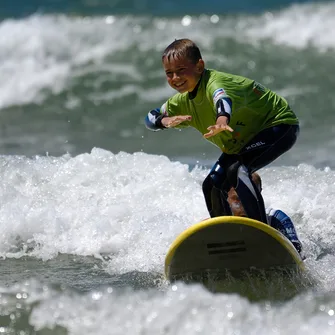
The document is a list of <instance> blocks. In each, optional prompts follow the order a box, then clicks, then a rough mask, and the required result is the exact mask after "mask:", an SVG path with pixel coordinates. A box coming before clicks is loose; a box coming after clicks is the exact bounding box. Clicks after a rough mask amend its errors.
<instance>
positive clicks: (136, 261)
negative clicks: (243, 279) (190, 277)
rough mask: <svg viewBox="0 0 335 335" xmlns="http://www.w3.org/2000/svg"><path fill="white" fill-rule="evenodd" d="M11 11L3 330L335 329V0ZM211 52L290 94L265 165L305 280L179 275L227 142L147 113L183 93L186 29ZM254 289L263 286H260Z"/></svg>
mask: <svg viewBox="0 0 335 335" xmlns="http://www.w3.org/2000/svg"><path fill="white" fill-rule="evenodd" d="M0 12H1V14H0V17H1V21H0V75H1V81H0V127H1V131H0V155H1V156H0V178H1V181H2V182H1V184H0V226H1V232H0V256H1V259H0V333H4V334H83V333H85V334H155V335H156V334H195V333H199V334H204V333H206V334H235V335H236V334H256V333H257V334H296V333H302V332H303V333H304V334H313V335H314V334H315V333H316V332H319V333H320V334H333V333H334V322H335V319H334V318H335V316H334V313H335V312H334V311H335V295H334V292H335V287H334V282H335V281H334V278H335V272H334V270H333V264H334V255H335V249H334V248H335V247H334V241H333V240H334V239H333V235H334V234H333V227H334V219H333V217H334V215H333V205H332V204H333V203H334V201H335V187H334V185H335V173H334V168H335V159H334V155H333V152H334V146H335V142H334V140H333V136H334V132H335V127H334V126H333V124H334V121H335V117H334V113H333V110H334V107H335V99H334V94H333V91H334V87H335V79H334V76H333V75H332V74H333V68H334V66H335V61H334V59H335V58H334V47H335V40H334V37H333V36H334V29H335V28H334V24H333V21H334V20H333V18H334V14H335V3H334V2H332V1H329V2H321V1H320V2H311V1H309V2H306V1H299V2H295V4H293V3H290V2H289V1H280V2H278V1H277V2H271V6H270V5H269V4H268V2H266V1H258V2H251V1H250V2H249V1H235V2H233V3H229V4H227V3H224V2H222V1H214V0H212V1H209V2H208V1H207V2H199V4H197V6H195V4H194V1H193V2H190V1H183V2H176V1H155V2H154V1H128V2H124V1H122V2H121V1H114V2H111V1H108V2H107V1H94V2H87V1H86V2H83V1H71V2H65V1H57V2H56V1H49V2H48V1H43V2H38V1H29V2H28V1H25V2H24V1H21V2H20V1H16V2H15V5H14V4H13V3H7V4H1V11H0ZM181 37H189V38H191V39H194V40H195V41H196V42H197V44H198V45H199V46H200V48H201V50H202V53H203V57H204V60H205V62H206V66H207V67H208V68H216V69H222V70H224V71H227V72H232V73H237V74H241V75H245V76H248V77H252V78H255V79H257V80H258V81H260V82H262V83H263V84H264V85H266V86H268V87H270V88H272V89H273V90H275V91H277V92H278V93H280V94H282V95H283V96H285V97H286V98H287V99H288V100H289V102H290V104H291V105H292V107H293V108H294V110H295V111H296V113H297V115H298V116H299V118H300V122H301V135H300V138H299V140H298V142H297V144H296V145H295V146H294V148H293V149H292V150H290V152H288V153H287V154H285V155H284V156H283V157H281V158H280V159H278V160H277V161H276V162H275V163H274V164H273V165H271V166H269V167H267V168H265V169H262V170H261V171H260V174H261V176H262V178H263V186H264V199H265V202H266V205H267V206H270V207H276V208H280V209H283V210H284V211H285V212H287V213H288V214H289V215H290V216H291V217H292V218H293V220H294V222H295V225H296V228H297V231H298V234H299V237H300V239H301V241H302V243H303V245H304V251H305V254H306V261H305V262H306V267H307V271H308V279H309V280H310V281H308V283H309V284H308V285H305V284H301V287H300V286H299V285H297V286H295V287H294V288H293V289H292V287H290V286H286V284H285V285H284V287H278V283H274V282H273V281H270V282H269V283H267V284H265V286H264V287H263V290H261V291H259V292H258V293H259V294H260V296H262V298H260V297H259V298H258V299H257V297H256V298H255V291H256V292H257V288H255V287H253V286H252V284H250V285H249V284H248V283H240V284H238V285H236V287H235V288H236V294H231V293H229V294H227V293H226V294H213V293H211V292H209V291H208V290H206V289H205V288H204V287H202V286H200V285H184V284H182V283H177V284H176V285H169V283H166V282H165V281H164V279H163V271H164V257H165V254H166V251H167V249H168V247H169V245H170V244H171V243H172V241H173V240H174V238H175V237H176V236H177V235H178V234H179V233H181V232H182V231H183V230H184V229H185V228H187V227H189V226H190V225H191V224H193V223H195V222H198V221H200V220H202V219H203V218H205V217H207V216H208V213H207V211H206V207H205V203H204V200H203V197H202V193H201V183H202V180H203V178H204V177H205V176H206V174H207V173H208V169H209V168H210V166H211V165H212V164H213V162H214V161H215V160H216V158H217V157H218V155H219V153H218V150H217V149H216V148H215V147H214V146H212V145H210V144H208V143H207V142H206V141H204V140H203V139H202V138H201V136H199V135H198V134H197V133H196V132H195V131H193V130H191V129H185V130H183V131H175V130H169V131H164V132H158V133H152V132H149V131H148V130H146V129H145V127H144V124H143V118H144V116H145V115H146V113H147V111H148V110H150V109H151V108H153V107H157V106H160V105H161V104H162V103H163V102H164V101H165V100H166V99H167V98H168V97H169V96H170V95H171V94H173V93H174V92H172V90H171V89H170V88H169V87H168V85H167V84H166V82H165V79H164V73H163V71H162V68H161V64H160V55H161V52H162V50H163V49H164V48H165V46H166V45H167V44H168V43H169V42H170V41H172V40H173V39H175V38H181ZM251 297H253V298H252V299H251Z"/></svg>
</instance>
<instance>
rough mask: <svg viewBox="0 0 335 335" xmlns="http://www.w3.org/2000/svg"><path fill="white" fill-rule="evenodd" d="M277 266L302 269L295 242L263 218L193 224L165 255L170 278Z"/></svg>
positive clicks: (231, 219)
mask: <svg viewBox="0 0 335 335" xmlns="http://www.w3.org/2000/svg"><path fill="white" fill-rule="evenodd" d="M275 268H277V269H278V268H284V269H293V270H299V271H301V270H303V269H304V264H303V260H302V258H301V257H300V255H299V253H298V252H297V251H296V249H295V248H294V246H293V245H292V243H291V242H290V241H289V240H288V239H287V238H286V237H285V236H284V235H283V234H282V233H280V232H279V231H277V230H276V229H274V228H272V227H271V226H269V225H267V224H264V223H262V222H259V221H256V220H252V219H249V218H244V217H237V216H222V217H216V218H210V219H207V220H204V221H201V222H199V223H197V224H195V225H192V226H191V227H189V228H188V229H186V230H185V231H184V232H182V233H181V234H180V235H179V236H178V237H177V238H176V239H175V241H174V242H173V243H172V244H171V246H170V248H169V250H168V252H167V254H166V257H165V277H166V278H167V279H168V280H170V281H173V280H178V279H183V278H185V277H193V278H196V277H201V276H203V275H204V274H206V273H215V274H216V276H217V277H218V279H220V277H222V276H225V275H226V274H227V272H229V273H230V274H233V275H234V274H238V273H240V272H242V271H246V270H253V269H262V270H269V269H275Z"/></svg>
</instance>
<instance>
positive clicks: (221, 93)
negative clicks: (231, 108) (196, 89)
mask: <svg viewBox="0 0 335 335" xmlns="http://www.w3.org/2000/svg"><path fill="white" fill-rule="evenodd" d="M226 97H227V94H226V92H225V90H224V89H223V88H218V89H217V90H215V91H214V93H213V102H214V105H216V103H217V102H218V101H219V100H220V99H222V98H226Z"/></svg>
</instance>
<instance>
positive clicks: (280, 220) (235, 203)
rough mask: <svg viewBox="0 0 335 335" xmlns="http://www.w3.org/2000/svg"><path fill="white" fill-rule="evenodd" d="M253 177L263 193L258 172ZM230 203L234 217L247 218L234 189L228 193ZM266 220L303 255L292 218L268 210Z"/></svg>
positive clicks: (270, 209) (280, 212)
mask: <svg viewBox="0 0 335 335" xmlns="http://www.w3.org/2000/svg"><path fill="white" fill-rule="evenodd" d="M251 177H252V181H253V182H254V184H255V186H256V187H257V188H258V190H259V192H262V180H261V177H260V176H259V174H258V173H257V172H254V173H253V174H252V175H251ZM228 203H229V205H230V208H231V210H232V214H233V215H235V216H247V215H246V213H245V211H244V209H243V206H242V204H241V202H240V199H239V198H238V195H237V194H236V192H235V190H234V188H231V189H230V190H229V192H228ZM266 218H267V223H268V224H269V225H270V226H271V227H272V228H275V229H277V230H279V231H280V232H281V233H282V234H283V235H284V236H285V237H287V238H288V239H289V240H290V241H291V243H292V244H293V245H294V247H295V248H296V250H297V251H298V252H299V253H300V254H301V251H302V245H301V242H300V241H299V238H298V236H297V232H296V230H295V228H294V225H293V222H292V220H291V219H290V217H289V216H288V215H287V214H285V213H284V212H283V211H281V210H279V209H273V208H267V210H266Z"/></svg>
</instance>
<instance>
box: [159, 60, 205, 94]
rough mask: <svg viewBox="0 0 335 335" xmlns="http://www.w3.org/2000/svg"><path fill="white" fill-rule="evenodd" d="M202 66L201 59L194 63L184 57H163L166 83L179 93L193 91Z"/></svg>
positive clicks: (202, 68)
mask: <svg viewBox="0 0 335 335" xmlns="http://www.w3.org/2000/svg"><path fill="white" fill-rule="evenodd" d="M204 66H205V64H204V61H203V60H202V59H199V60H198V62H197V63H194V62H192V61H191V60H189V59H187V58H186V57H163V67H164V70H165V74H166V79H167V82H168V83H169V85H170V86H171V87H172V88H173V89H175V90H177V91H178V92H179V93H184V92H192V91H193V90H194V89H195V87H196V86H197V84H198V82H199V79H200V77H201V74H202V72H203V71H204Z"/></svg>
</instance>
